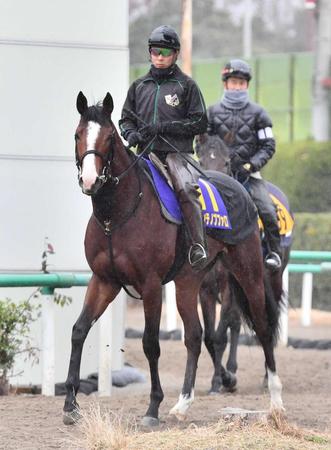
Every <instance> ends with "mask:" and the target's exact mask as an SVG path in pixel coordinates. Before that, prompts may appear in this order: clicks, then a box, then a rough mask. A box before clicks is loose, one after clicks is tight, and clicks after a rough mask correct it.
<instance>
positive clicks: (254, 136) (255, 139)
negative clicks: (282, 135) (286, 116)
mask: <svg viewBox="0 0 331 450" xmlns="http://www.w3.org/2000/svg"><path fill="white" fill-rule="evenodd" d="M208 121H209V124H208V132H209V134H218V135H219V136H220V138H221V139H222V140H223V141H224V142H225V143H226V144H227V145H228V147H229V150H230V157H231V158H232V157H233V156H234V155H235V154H236V155H238V156H239V157H240V158H241V159H242V160H243V163H246V162H249V163H251V164H252V167H253V170H254V171H258V170H260V169H261V168H262V167H263V166H264V165H265V164H266V163H267V162H268V160H269V159H270V158H271V157H272V156H273V154H274V153H275V140H274V138H273V135H272V122H271V119H270V117H269V116H268V114H267V113H266V111H265V110H264V109H263V108H262V107H261V106H259V105H257V104H256V103H253V102H249V103H247V105H246V106H245V107H244V108H243V109H229V108H226V107H225V106H224V105H223V104H222V103H217V104H215V105H213V106H211V107H209V108H208Z"/></svg>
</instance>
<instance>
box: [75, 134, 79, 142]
mask: <svg viewBox="0 0 331 450" xmlns="http://www.w3.org/2000/svg"><path fill="white" fill-rule="evenodd" d="M78 140H79V135H78V134H77V133H75V141H78Z"/></svg>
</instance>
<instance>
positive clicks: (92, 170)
mask: <svg viewBox="0 0 331 450" xmlns="http://www.w3.org/2000/svg"><path fill="white" fill-rule="evenodd" d="M100 128H101V127H100V125H99V124H98V123H96V122H89V123H88V125H87V136H86V145H87V147H86V150H95V143H96V141H97V138H98V135H99V131H100ZM97 177H98V173H97V169H96V166H95V155H93V153H92V154H91V155H87V156H85V158H84V160H83V168H82V180H83V187H84V188H85V189H91V187H92V186H93V184H94V183H95V181H96V179H97Z"/></svg>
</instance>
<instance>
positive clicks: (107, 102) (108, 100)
mask: <svg viewBox="0 0 331 450" xmlns="http://www.w3.org/2000/svg"><path fill="white" fill-rule="evenodd" d="M102 107H103V112H104V113H105V115H106V116H110V115H111V113H112V112H113V109H114V102H113V97H112V96H111V95H110V94H109V92H107V94H106V97H105V98H104V99H103V102H102Z"/></svg>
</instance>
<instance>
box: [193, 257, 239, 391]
mask: <svg viewBox="0 0 331 450" xmlns="http://www.w3.org/2000/svg"><path fill="white" fill-rule="evenodd" d="M219 267H221V271H220V270H219ZM226 278H227V273H226V272H225V271H224V269H223V267H222V266H217V265H216V266H214V267H213V269H212V270H211V271H210V272H208V273H207V275H206V276H205V278H204V280H203V282H202V285H201V288H200V303H201V309H202V314H203V320H204V325H205V329H204V340H205V345H206V347H207V350H208V352H209V354H210V356H211V358H212V361H213V364H214V374H213V377H212V381H211V388H210V390H209V393H210V394H216V393H219V392H220V390H221V387H222V384H224V386H226V387H228V388H230V387H231V389H233V387H234V386H235V384H236V379H235V377H234V376H233V375H232V374H230V373H229V372H227V371H226V370H225V368H224V367H223V365H222V358H223V353H224V351H225V348H226V345H227V329H228V326H229V322H228V314H227V312H226V311H227V310H228V309H229V307H228V304H229V295H228V293H227V291H226V290H227V280H226ZM220 289H221V291H222V309H221V318H220V322H219V324H218V327H217V330H216V331H215V316H216V303H218V294H219V291H220Z"/></svg>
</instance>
